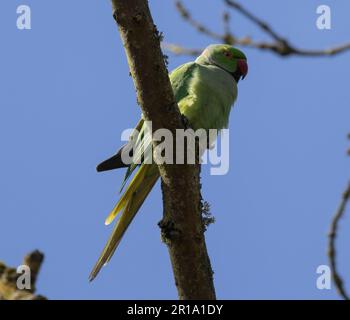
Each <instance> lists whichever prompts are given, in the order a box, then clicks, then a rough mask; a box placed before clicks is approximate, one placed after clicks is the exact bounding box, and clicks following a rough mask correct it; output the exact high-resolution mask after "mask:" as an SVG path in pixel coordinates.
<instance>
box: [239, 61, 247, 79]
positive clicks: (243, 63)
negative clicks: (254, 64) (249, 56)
mask: <svg viewBox="0 0 350 320" xmlns="http://www.w3.org/2000/svg"><path fill="white" fill-rule="evenodd" d="M238 70H239V71H240V73H241V74H242V80H243V79H244V78H245V77H246V75H247V74H248V64H247V61H246V60H244V59H240V60H238Z"/></svg>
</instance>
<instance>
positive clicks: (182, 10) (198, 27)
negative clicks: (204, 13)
mask: <svg viewBox="0 0 350 320" xmlns="http://www.w3.org/2000/svg"><path fill="white" fill-rule="evenodd" d="M175 5H176V8H177V11H178V12H179V13H180V15H181V16H182V18H183V19H184V20H186V21H188V23H189V24H190V25H192V27H193V28H195V29H196V30H198V32H200V33H203V34H205V35H207V36H209V37H211V38H213V39H217V40H221V39H222V36H221V35H220V34H218V33H216V32H214V31H211V30H210V29H209V28H207V27H206V26H204V25H203V24H201V23H199V22H198V21H196V20H194V19H193V18H192V16H191V14H190V13H189V11H188V10H187V9H186V8H185V7H184V5H183V4H182V2H181V1H176V2H175Z"/></svg>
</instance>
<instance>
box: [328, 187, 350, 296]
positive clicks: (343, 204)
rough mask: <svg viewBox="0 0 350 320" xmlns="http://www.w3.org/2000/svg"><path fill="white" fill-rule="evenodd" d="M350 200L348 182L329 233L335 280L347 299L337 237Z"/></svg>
mask: <svg viewBox="0 0 350 320" xmlns="http://www.w3.org/2000/svg"><path fill="white" fill-rule="evenodd" d="M349 200H350V183H349V184H348V186H347V188H346V190H345V191H344V193H343V196H342V199H341V201H340V204H339V207H338V210H337V211H336V213H335V215H334V217H333V219H332V222H331V227H330V231H329V235H328V237H329V242H328V258H329V261H330V265H331V270H332V275H333V280H334V283H335V285H336V288H337V291H338V292H339V294H340V295H341V296H342V297H343V298H344V299H345V300H349V295H348V294H347V293H346V290H345V288H344V284H343V280H342V278H341V276H340V275H339V272H338V268H337V262H336V247H335V240H336V237H337V232H338V224H339V220H340V219H341V218H342V217H343V216H344V214H345V209H346V205H347V203H348V202H349Z"/></svg>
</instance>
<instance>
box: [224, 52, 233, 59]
mask: <svg viewBox="0 0 350 320" xmlns="http://www.w3.org/2000/svg"><path fill="white" fill-rule="evenodd" d="M224 55H225V57H227V58H232V54H231V52H228V51H226V52H225V53H224Z"/></svg>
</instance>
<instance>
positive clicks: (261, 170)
mask: <svg viewBox="0 0 350 320" xmlns="http://www.w3.org/2000/svg"><path fill="white" fill-rule="evenodd" d="M245 2H246V5H247V7H248V8H251V9H254V12H255V13H256V14H257V15H259V16H261V17H264V18H266V19H267V20H268V21H270V22H271V23H272V25H273V26H274V27H275V28H276V29H277V30H280V32H281V33H282V34H284V35H286V36H287V37H288V38H290V39H292V40H293V41H294V43H295V44H297V45H298V46H300V47H306V48H324V47H328V46H330V45H334V44H339V43H342V42H345V41H347V40H350V39H349V32H348V30H349V20H348V12H350V3H349V1H347V0H339V1H336V2H334V1H329V0H322V1H321V0H317V1H316V0H312V1H292V0H288V1H287V0H285V1H272V0H264V1H252V0H249V1H245ZM187 3H188V6H189V8H191V9H192V12H193V14H194V15H195V17H196V18H198V19H200V20H202V21H204V22H206V23H207V25H209V26H211V27H212V28H213V29H214V30H216V31H220V30H221V20H220V16H221V14H222V12H223V5H222V2H221V1H209V0H207V1H205V6H204V5H202V6H200V7H199V6H196V5H195V2H194V1H187ZM20 4H27V5H30V6H31V9H32V30H30V31H19V30H17V28H16V17H17V15H16V8H17V6H18V5H20ZM320 4H330V6H331V8H332V18H333V20H332V30H330V31H320V30H318V29H317V28H316V26H315V21H316V17H317V16H316V7H317V6H318V5H320ZM150 6H151V10H152V14H153V16H154V20H155V22H156V24H157V26H158V28H159V29H160V30H161V31H163V32H164V34H165V40H166V41H168V42H174V43H178V44H182V45H185V46H188V47H195V48H201V47H205V46H206V45H208V44H210V43H211V42H212V40H211V39H209V38H207V37H205V36H203V35H199V34H198V33H197V32H195V31H194V30H192V29H191V28H190V27H189V26H188V25H187V24H186V23H184V22H183V21H182V20H181V18H179V16H178V15H177V14H176V13H175V11H174V6H173V2H172V1H168V0H153V1H152V0H151V1H150ZM232 18H233V19H232V20H233V23H232V29H233V30H234V31H235V32H236V33H237V34H241V35H246V34H248V35H252V36H254V37H256V38H257V39H261V38H264V39H265V38H266V37H265V36H264V35H261V33H260V31H259V30H257V29H256V28H255V27H254V26H252V25H251V24H250V23H249V22H247V21H246V20H244V19H243V18H242V17H241V16H239V15H237V14H233V17H232ZM0 35H1V38H0V39H1V53H0V88H1V89H0V91H1V94H0V108H1V109H0V110H1V116H0V137H1V138H0V141H1V159H0V177H1V179H0V195H1V196H0V197H1V201H0V212H1V224H0V259H1V260H4V261H6V262H7V263H8V264H10V265H18V264H19V263H20V262H21V259H22V257H23V256H24V255H25V254H26V253H28V252H29V251H31V250H33V249H40V250H41V251H43V252H44V253H45V255H46V258H45V263H44V265H43V268H42V271H41V274H40V279H39V282H38V292H39V293H42V294H44V295H46V296H48V297H49V298H52V299H55V298H58V299H60V298H66V299H102V298H103V299H132V298H136V299H139V298H146V299H153V298H159V299H162V298H164V299H172V298H176V297H177V294H176V290H175V286H174V281H173V276H172V272H171V266H170V262H169V257H168V252H167V248H166V246H165V245H164V244H162V243H161V242H160V234H159V228H158V226H157V222H158V221H159V220H160V219H161V215H162V203H161V195H160V188H159V185H157V187H156V188H155V189H154V191H153V192H152V194H151V195H150V197H149V199H148V200H147V201H146V203H145V204H144V206H143V207H142V210H141V212H140V214H139V215H138V216H137V218H136V219H135V220H134V223H133V225H132V226H131V227H130V229H129V230H128V232H127V234H126V236H125V238H124V240H123V242H122V244H121V245H120V247H119V249H118V251H117V252H116V254H115V256H114V258H113V260H112V261H111V263H110V264H109V266H108V267H106V268H104V269H103V271H102V272H101V274H100V275H99V277H98V278H97V279H96V280H95V281H94V282H93V283H92V284H90V283H88V280H87V278H88V274H89V272H90V270H91V268H92V266H93V264H94V263H95V261H96V258H97V257H98V255H99V254H100V251H101V249H102V247H103V245H104V243H105V241H106V239H107V237H108V236H109V233H110V231H111V228H108V227H105V226H104V224H103V222H104V219H105V217H106V215H107V213H108V212H109V210H110V209H111V208H112V206H113V204H114V203H115V202H116V201H117V199H118V190H119V186H120V182H121V179H122V176H123V174H124V172H121V171H119V172H110V173H106V174H97V173H96V172H95V165H96V164H97V163H98V162H99V161H100V160H102V159H103V158H104V157H106V156H109V155H110V154H112V153H113V152H114V151H115V150H116V149H117V147H118V146H119V145H120V134H121V132H122V131H123V130H124V129H125V128H129V127H132V126H133V125H134V124H135V123H136V122H137V119H138V117H139V115H140V110H139V107H138V106H137V104H136V98H135V92H134V88H133V84H132V80H131V78H130V77H129V76H128V66H127V62H126V59H125V55H124V51H123V47H122V45H121V41H120V38H119V34H118V32H117V28H116V27H115V24H114V21H113V19H112V16H111V9H110V3H109V1H107V0H106V1H96V0H90V1H83V0H75V1H62V2H59V3H58V2H57V1H52V0H51V1H50V0H47V1H39V0H21V1H17V0H2V1H1V4H0ZM245 52H246V54H247V56H248V59H249V68H250V73H249V75H248V77H247V79H246V80H245V81H243V82H242V83H240V84H239V98H238V102H237V103H236V106H235V109H234V110H233V112H232V113H231V118H230V129H231V132H230V133H231V135H230V171H229V174H228V175H225V176H210V175H209V172H208V170H209V169H208V167H205V168H204V169H203V196H204V198H205V199H206V200H207V201H209V202H210V203H211V205H212V212H213V214H214V215H215V217H216V223H215V224H214V225H211V226H210V227H209V230H208V232H207V233H206V237H207V244H208V248H209V254H210V257H211V260H212V265H213V269H214V271H215V285H216V290H217V296H218V298H223V299H249V298H254V299H260V298H263V299H272V298H277V299H284V298H291V299H295V298H299V299H304V298H306V299H316V298H320V299H327V298H330V299H336V298H337V295H336V293H335V290H334V289H332V290H328V291H327V290H323V291H320V290H318V289H317V288H316V278H317V274H316V268H317V266H318V265H321V264H327V256H326V241H327V231H328V225H329V221H330V218H331V215H332V214H333V212H334V210H335V208H336V206H337V204H338V201H339V198H340V194H341V192H342V190H343V188H344V187H345V185H346V182H347V180H348V178H349V177H350V170H349V161H350V159H348V158H347V157H346V156H345V150H346V148H347V147H348V146H349V143H348V142H347V140H346V134H347V133H348V132H349V131H350V123H349V119H350V108H349V106H350V104H349V103H350V91H349V88H348V81H349V68H348V66H349V62H350V52H349V53H347V54H343V55H340V56H337V57H335V58H318V59H316V58H312V59H308V58H296V57H291V58H288V59H282V58H279V57H277V56H274V55H272V54H270V53H266V52H264V53H262V52H259V51H255V50H245ZM190 59H192V58H191V57H175V56H172V55H170V59H169V61H170V65H169V69H173V68H174V67H176V66H177V65H179V64H182V63H184V62H186V61H189V60H190ZM348 229H349V217H347V218H345V219H344V220H343V221H342V225H341V230H340V231H341V236H340V238H339V241H338V243H339V255H340V256H339V265H340V268H341V272H342V274H343V275H344V276H345V278H346V279H347V282H346V284H347V287H348V289H349V290H350V256H349V250H348V244H349V242H350V233H349V232H348Z"/></svg>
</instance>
